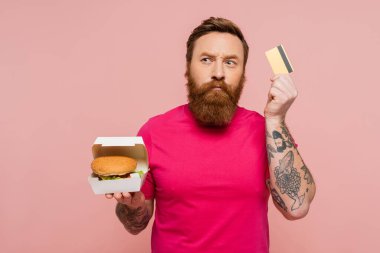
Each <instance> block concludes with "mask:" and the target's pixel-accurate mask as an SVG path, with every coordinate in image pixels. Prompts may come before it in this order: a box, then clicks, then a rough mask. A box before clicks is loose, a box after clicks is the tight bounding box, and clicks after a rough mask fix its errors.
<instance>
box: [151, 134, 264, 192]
mask: <svg viewBox="0 0 380 253" xmlns="http://www.w3.org/2000/svg"><path fill="white" fill-rule="evenodd" d="M173 134H175V133H173ZM262 134H264V133H261V132H252V133H249V132H248V133H247V132H237V133H234V134H229V135H224V136H221V135H211V136H210V135H198V134H191V133H181V134H179V133H177V136H176V138H171V139H170V140H166V141H165V140H164V139H162V140H160V136H158V137H157V138H156V139H155V145H154V147H153V151H152V153H153V154H152V159H153V160H152V168H151V169H152V173H153V177H154V180H155V183H156V196H157V198H159V197H168V196H170V198H172V199H173V198H174V199H176V198H178V199H181V198H184V197H186V196H192V197H200V198H201V197H205V196H207V197H208V198H222V197H233V196H236V195H237V194H238V195H244V196H245V197H247V196H253V195H256V196H257V195H258V194H259V195H260V194H264V193H265V190H266V189H265V170H266V159H267V156H266V149H265V139H263V138H265V137H264V136H262Z"/></svg>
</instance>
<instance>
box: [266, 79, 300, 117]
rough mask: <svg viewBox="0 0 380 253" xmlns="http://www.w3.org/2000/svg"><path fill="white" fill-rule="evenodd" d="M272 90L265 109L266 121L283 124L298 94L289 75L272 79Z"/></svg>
mask: <svg viewBox="0 0 380 253" xmlns="http://www.w3.org/2000/svg"><path fill="white" fill-rule="evenodd" d="M270 80H271V81H272V84H271V88H270V90H269V93H268V102H267V105H266V107H265V109H264V116H265V119H266V120H274V121H279V122H282V121H284V120H285V115H286V112H287V111H288V109H289V107H290V106H291V105H292V103H293V102H294V100H295V99H296V97H297V95H298V92H297V89H296V86H295V85H294V82H293V80H292V78H291V77H290V75H289V74H279V75H275V76H274V77H272V78H271V79H270Z"/></svg>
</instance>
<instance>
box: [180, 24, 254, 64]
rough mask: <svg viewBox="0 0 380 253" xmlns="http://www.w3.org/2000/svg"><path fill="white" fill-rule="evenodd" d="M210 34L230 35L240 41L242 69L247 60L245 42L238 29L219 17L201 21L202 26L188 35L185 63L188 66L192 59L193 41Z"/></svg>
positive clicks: (246, 45)
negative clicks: (242, 60)
mask: <svg viewBox="0 0 380 253" xmlns="http://www.w3.org/2000/svg"><path fill="white" fill-rule="evenodd" d="M211 32H221V33H230V34H232V35H235V36H237V37H238V38H239V39H240V41H241V42H242V43H243V48H244V65H243V66H244V69H245V65H246V63H247V60H248V53H249V47H248V44H247V42H246V41H245V39H244V36H243V33H242V32H241V30H240V28H239V27H238V26H237V25H236V24H234V23H233V22H232V21H230V20H228V19H225V18H220V17H217V18H215V17H210V18H208V19H206V20H203V21H202V24H200V25H199V26H198V27H196V28H195V29H194V30H193V32H192V33H191V34H190V36H189V38H188V40H187V43H186V46H187V52H186V61H187V64H190V62H191V59H192V58H193V50H194V43H195V41H196V40H197V39H198V38H200V37H202V36H203V35H206V34H208V33H211Z"/></svg>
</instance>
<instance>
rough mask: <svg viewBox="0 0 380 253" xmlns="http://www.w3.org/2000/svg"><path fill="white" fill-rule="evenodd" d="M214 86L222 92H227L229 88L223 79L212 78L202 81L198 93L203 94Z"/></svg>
mask: <svg viewBox="0 0 380 253" xmlns="http://www.w3.org/2000/svg"><path fill="white" fill-rule="evenodd" d="M214 88H220V89H222V90H223V91H224V92H226V93H227V94H229V89H228V85H227V83H226V82H224V81H223V80H221V81H218V80H212V81H210V82H208V83H204V84H203V85H202V86H201V87H200V89H199V93H200V94H204V93H206V92H208V91H210V90H212V89H214Z"/></svg>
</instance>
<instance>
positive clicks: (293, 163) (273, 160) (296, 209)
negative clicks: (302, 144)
mask: <svg viewBox="0 0 380 253" xmlns="http://www.w3.org/2000/svg"><path fill="white" fill-rule="evenodd" d="M265 125H266V143H267V154H268V164H269V171H270V179H269V180H268V181H267V186H268V188H269V190H270V192H271V194H272V199H273V202H274V204H275V206H276V207H277V209H278V210H280V212H281V213H282V214H283V215H284V216H285V217H286V218H287V219H289V220H296V219H300V218H303V217H305V216H306V214H307V213H308V211H309V207H310V203H311V201H312V200H313V198H314V195H315V191H316V186H315V182H314V180H313V176H312V175H311V173H310V171H309V169H308V168H307V166H306V164H305V163H304V161H303V160H302V157H301V155H300V153H299V152H298V150H297V148H296V147H295V146H294V140H293V138H292V136H291V135H290V133H289V130H288V128H287V126H286V124H285V121H284V120H282V121H275V120H269V119H266V121H265Z"/></svg>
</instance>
